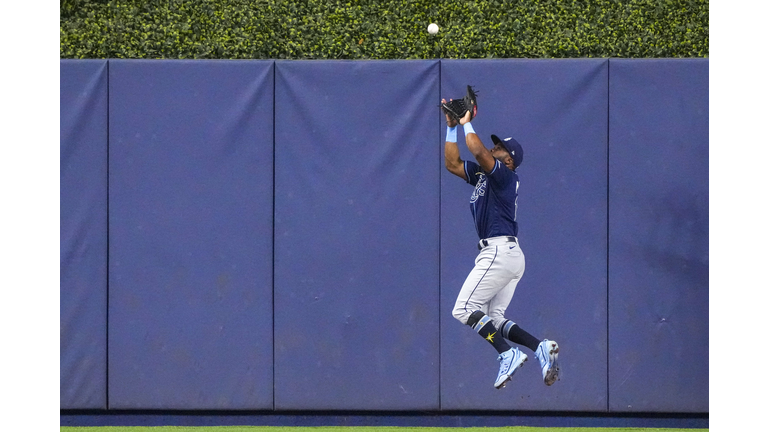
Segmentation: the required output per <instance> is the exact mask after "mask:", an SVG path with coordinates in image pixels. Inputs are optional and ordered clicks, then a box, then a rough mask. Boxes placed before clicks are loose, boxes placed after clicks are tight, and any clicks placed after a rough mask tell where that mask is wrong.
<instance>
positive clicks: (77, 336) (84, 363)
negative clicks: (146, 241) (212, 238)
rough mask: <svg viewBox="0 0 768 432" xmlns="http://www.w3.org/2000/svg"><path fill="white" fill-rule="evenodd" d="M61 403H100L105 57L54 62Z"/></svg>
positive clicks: (103, 386) (103, 388)
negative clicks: (57, 92) (57, 80)
mask: <svg viewBox="0 0 768 432" xmlns="http://www.w3.org/2000/svg"><path fill="white" fill-rule="evenodd" d="M59 71H60V108H59V109H60V134H61V135H60V146H61V149H60V165H59V167H60V172H59V175H60V176H59V181H60V184H59V187H60V201H59V217H60V219H59V220H60V226H59V228H60V249H59V251H60V281H61V284H60V302H59V305H60V309H59V310H60V331H61V338H60V349H61V352H60V358H59V365H60V369H59V370H60V381H59V383H60V406H61V408H62V409H72V408H99V409H104V408H106V407H107V402H106V401H107V61H106V60H88V61H67V60H62V61H61V63H60V68H59Z"/></svg>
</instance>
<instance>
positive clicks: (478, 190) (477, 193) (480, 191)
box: [469, 173, 486, 203]
mask: <svg viewBox="0 0 768 432" xmlns="http://www.w3.org/2000/svg"><path fill="white" fill-rule="evenodd" d="M478 174H479V176H480V179H479V180H478V181H477V185H475V190H474V191H473V192H472V196H471V197H470V198H469V202H470V203H474V202H475V201H477V199H478V198H480V197H481V196H485V186H486V178H485V174H482V173H478Z"/></svg>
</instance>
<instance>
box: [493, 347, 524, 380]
mask: <svg viewBox="0 0 768 432" xmlns="http://www.w3.org/2000/svg"><path fill="white" fill-rule="evenodd" d="M526 360H528V356H527V355H525V354H523V353H522V352H520V350H519V349H517V348H511V349H509V350H508V351H505V352H503V353H501V354H499V362H501V365H500V366H499V376H498V377H496V384H494V385H493V386H494V387H496V388H497V389H501V388H504V386H505V385H507V381H509V380H510V378H512V375H514V374H515V372H517V370H518V369H520V367H521V366H523V363H525V361H526Z"/></svg>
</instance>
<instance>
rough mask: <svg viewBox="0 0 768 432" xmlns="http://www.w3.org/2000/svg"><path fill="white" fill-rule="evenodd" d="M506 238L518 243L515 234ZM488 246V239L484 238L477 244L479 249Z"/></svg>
mask: <svg viewBox="0 0 768 432" xmlns="http://www.w3.org/2000/svg"><path fill="white" fill-rule="evenodd" d="M494 238H497V237H494ZM506 239H507V241H508V242H513V243H517V237H515V236H507V237H506ZM486 246H488V239H482V240H480V243H478V244H477V248H478V249H479V250H483V248H484V247H486Z"/></svg>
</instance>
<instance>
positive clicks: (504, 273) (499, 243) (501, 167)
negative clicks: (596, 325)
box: [442, 99, 560, 389]
mask: <svg viewBox="0 0 768 432" xmlns="http://www.w3.org/2000/svg"><path fill="white" fill-rule="evenodd" d="M442 102H443V103H446V102H445V99H443V100H442ZM471 118H472V116H471V115H470V112H469V111H467V113H466V114H465V115H464V117H463V118H461V119H460V120H459V121H458V124H461V125H462V127H463V129H464V134H465V137H466V144H467V147H468V148H469V151H470V152H472V155H473V156H474V157H475V159H476V160H477V163H475V162H473V161H463V160H461V157H459V147H458V144H457V140H456V136H457V128H458V125H457V121H456V120H455V119H453V118H451V117H450V116H449V115H447V114H446V116H445V119H446V123H447V126H448V127H447V131H446V138H445V167H446V169H448V171H449V172H451V173H452V174H455V175H456V176H458V177H461V178H462V179H464V181H466V182H467V183H469V184H471V185H472V186H474V187H475V189H474V191H473V192H472V196H471V197H470V200H469V205H470V209H471V211H472V217H473V218H474V221H475V229H476V230H477V234H478V236H479V237H480V242H479V244H478V248H479V249H480V253H479V254H478V256H477V258H476V259H475V267H474V268H473V269H472V271H471V272H470V273H469V275H468V276H467V279H466V280H465V281H464V285H463V286H462V287H461V291H460V292H459V296H458V298H457V299H456V304H455V305H454V308H453V316H454V317H455V318H456V319H457V320H459V321H460V322H461V323H462V324H466V325H468V326H470V327H472V328H473V329H474V330H475V331H476V332H477V333H478V334H479V335H480V336H482V337H483V338H485V339H486V340H487V341H488V342H489V343H490V344H491V345H493V347H494V348H495V349H496V351H498V353H499V357H498V360H499V362H500V366H499V374H498V376H497V377H496V382H495V383H494V387H496V388H497V389H500V388H502V387H504V386H505V385H506V383H507V381H509V380H510V378H511V377H512V375H514V373H515V372H516V371H517V369H518V368H520V367H521V366H522V365H523V363H524V362H525V361H526V360H528V356H527V355H526V354H525V353H523V352H522V351H520V350H519V349H518V348H516V347H515V348H513V347H511V346H510V345H509V344H508V343H507V341H506V340H505V339H507V340H510V341H511V342H513V343H515V344H518V345H522V346H524V347H527V348H529V349H530V350H531V351H533V352H534V355H535V356H536V358H537V359H538V360H539V363H540V364H541V373H542V376H543V378H544V384H546V385H548V386H549V385H552V384H553V383H554V382H555V381H556V380H557V379H558V374H559V371H560V369H559V366H558V358H557V357H558V353H559V351H560V347H559V346H558V344H557V343H556V342H555V341H551V340H547V339H544V340H539V339H536V338H535V337H533V336H531V335H530V334H529V333H528V332H526V331H525V330H523V329H522V328H520V326H519V325H517V324H516V323H514V322H512V321H510V320H508V319H506V318H505V317H504V312H505V311H506V309H507V306H508V305H509V302H510V301H511V300H512V295H514V293H515V287H516V286H517V283H518V282H519V281H520V278H521V277H523V272H524V271H525V255H523V251H522V249H521V248H520V244H519V243H518V241H517V193H518V189H519V187H520V180H519V178H518V176H517V172H516V170H517V168H518V167H519V166H520V164H521V163H522V162H523V149H522V147H521V146H520V144H519V143H518V142H517V141H516V140H515V139H513V138H505V139H503V140H502V139H499V137H497V136H496V135H491V140H492V141H493V143H494V146H493V148H492V149H490V150H488V149H487V148H486V147H485V145H484V144H483V143H482V142H481V141H480V138H479V137H478V136H477V134H476V133H475V131H474V129H473V127H472V123H471V122H470V119H471Z"/></svg>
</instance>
